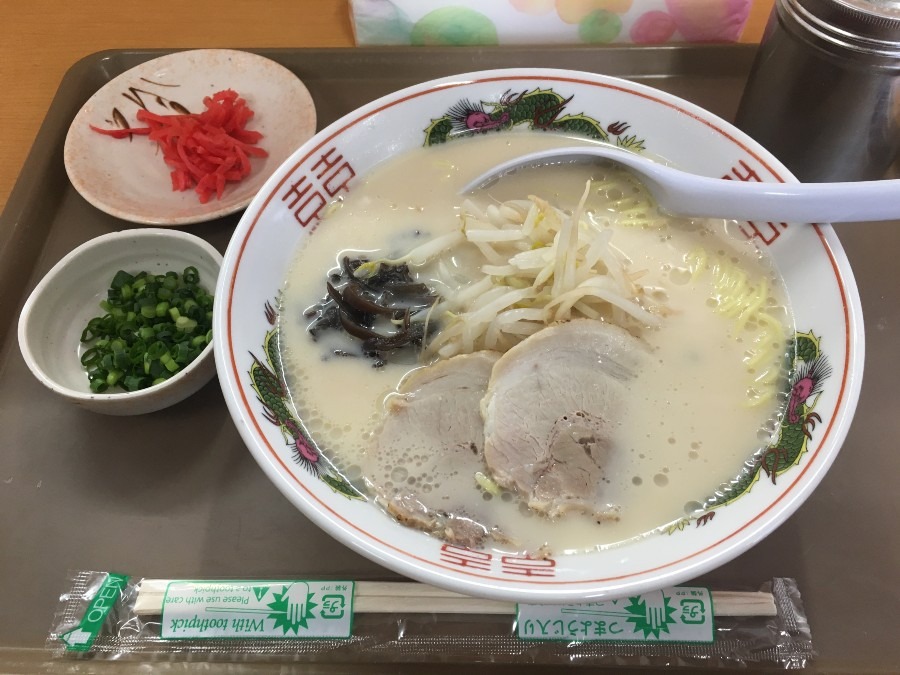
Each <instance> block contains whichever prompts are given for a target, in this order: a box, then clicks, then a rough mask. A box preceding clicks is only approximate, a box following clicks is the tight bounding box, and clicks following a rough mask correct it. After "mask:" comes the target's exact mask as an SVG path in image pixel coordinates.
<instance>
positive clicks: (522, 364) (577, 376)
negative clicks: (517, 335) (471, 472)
mask: <svg viewBox="0 0 900 675" xmlns="http://www.w3.org/2000/svg"><path fill="white" fill-rule="evenodd" d="M648 354H649V350H648V348H647V347H646V345H645V344H644V343H643V342H642V341H640V340H638V339H637V338H635V337H633V336H632V335H631V334H630V333H628V332H627V331H625V330H623V329H621V328H618V327H616V326H613V325H610V324H607V323H604V322H602V321H595V320H592V319H577V320H574V321H570V322H568V323H563V324H557V325H554V326H551V327H549V328H545V329H543V330H541V331H540V332H538V333H535V334H534V335H532V336H531V337H529V338H527V339H526V340H524V341H522V342H520V343H519V344H518V345H516V346H515V347H513V348H512V349H510V350H509V351H508V352H506V354H504V355H503V356H502V357H501V358H500V359H499V360H498V361H497V363H496V364H495V365H494V369H493V371H492V374H491V379H490V383H489V385H488V390H487V394H486V395H485V397H484V399H483V400H482V403H481V411H482V416H483V418H484V460H485V463H486V465H487V468H488V470H489V472H490V474H491V475H492V477H493V479H494V480H495V481H496V482H497V483H498V484H499V485H501V486H502V487H505V488H507V489H510V490H515V491H516V492H518V493H519V494H520V495H521V496H523V497H524V498H525V499H526V500H527V502H528V506H529V507H530V508H532V509H534V510H536V511H540V512H542V513H545V514H547V515H549V516H551V517H554V516H558V515H561V514H563V513H565V512H567V511H570V510H573V511H581V512H584V513H587V514H590V515H592V516H594V517H596V518H597V519H598V520H603V519H608V518H611V517H615V513H616V511H615V507H614V506H613V505H609V504H606V503H605V502H604V500H603V489H602V486H603V484H604V483H603V480H604V477H605V474H604V471H605V469H606V468H607V467H608V464H609V462H610V459H611V453H614V452H615V448H613V447H612V436H613V431H614V428H615V425H617V424H619V423H620V417H621V414H622V410H621V408H622V405H621V402H622V399H623V394H624V393H625V391H626V390H627V388H628V387H629V383H630V381H631V380H632V379H633V378H634V375H635V374H636V372H637V371H638V369H640V368H642V367H644V366H645V365H646V362H647V360H648Z"/></svg>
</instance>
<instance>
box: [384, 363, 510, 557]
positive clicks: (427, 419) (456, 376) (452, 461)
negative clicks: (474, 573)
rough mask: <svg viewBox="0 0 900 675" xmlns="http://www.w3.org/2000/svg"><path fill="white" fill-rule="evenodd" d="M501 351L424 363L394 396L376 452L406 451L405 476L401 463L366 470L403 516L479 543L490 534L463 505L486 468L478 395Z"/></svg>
mask: <svg viewBox="0 0 900 675" xmlns="http://www.w3.org/2000/svg"><path fill="white" fill-rule="evenodd" d="M499 356H500V355H499V354H498V353H497V352H491V351H481V352H475V353H474V354H466V355H461V356H455V357H453V358H450V359H447V360H446V361H439V362H437V363H435V364H433V365H430V366H425V367H423V368H418V369H417V370H414V371H413V372H412V373H410V375H409V376H408V377H406V378H405V379H404V380H403V381H402V382H401V383H400V385H399V387H398V389H397V393H396V394H394V395H392V396H390V397H389V398H388V400H387V402H386V415H385V419H384V424H383V427H382V429H381V432H380V434H379V435H378V439H377V446H376V453H377V455H376V457H374V458H373V460H375V461H376V462H381V461H382V460H383V458H385V457H394V458H403V459H404V466H402V467H400V472H399V475H400V476H401V477H403V478H404V481H403V482H402V483H401V482H399V481H398V480H396V476H397V473H396V469H397V467H389V468H390V469H391V471H390V473H386V472H385V470H383V469H382V470H381V474H382V475H381V479H380V480H379V479H378V475H379V469H377V468H376V469H375V470H374V471H368V475H369V476H374V477H375V485H374V486H373V487H374V489H375V492H376V495H377V496H378V500H379V501H380V502H381V503H382V505H383V506H384V508H385V509H386V510H387V511H388V513H390V514H391V515H393V516H394V517H395V518H396V519H397V520H398V521H400V522H401V523H403V524H405V525H408V526H410V527H415V528H417V529H421V530H424V531H426V532H430V533H432V534H435V535H437V536H439V537H441V538H442V539H445V540H446V541H449V542H451V543H455V544H459V545H462V546H478V545H480V544H481V543H482V542H483V540H484V539H485V537H486V536H488V535H489V534H490V532H491V528H490V527H489V526H487V525H485V524H482V523H481V522H480V518H479V517H478V514H474V513H471V512H470V511H469V510H467V509H465V508H464V507H463V494H465V493H471V492H472V491H473V487H472V486H473V485H474V474H475V473H476V472H478V471H482V470H483V468H484V463H483V448H484V431H483V430H484V424H483V422H482V419H481V411H480V403H481V399H482V398H483V397H484V394H485V391H486V390H487V383H488V380H489V378H490V375H491V369H492V368H493V366H494V364H495V363H496V362H497V359H498V358H499ZM381 466H384V465H383V464H381ZM392 474H393V475H392ZM387 483H389V485H386V484H387Z"/></svg>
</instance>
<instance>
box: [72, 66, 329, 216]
mask: <svg viewBox="0 0 900 675" xmlns="http://www.w3.org/2000/svg"><path fill="white" fill-rule="evenodd" d="M223 89H233V90H235V91H236V92H237V93H238V94H239V95H240V96H241V97H243V98H244V99H246V101H247V104H248V105H249V106H250V108H251V109H253V111H254V112H255V115H254V117H253V119H252V120H251V121H250V123H249V124H248V128H249V129H252V130H255V131H259V132H261V133H262V134H263V138H262V140H260V142H259V146H260V147H262V148H264V149H265V150H266V151H267V152H268V153H269V156H268V157H264V158H259V157H254V158H252V159H251V165H252V171H251V173H250V175H249V176H247V177H246V178H245V179H244V180H243V181H241V182H239V183H228V184H227V185H226V188H225V193H224V194H223V195H222V198H221V199H215V198H213V199H211V200H210V201H209V202H208V203H206V204H201V203H200V200H199V199H198V196H197V194H196V193H195V192H194V191H193V190H187V191H184V192H174V191H173V190H172V182H171V178H170V176H169V172H170V169H169V168H168V167H167V166H166V164H165V162H164V161H163V159H162V155H161V154H160V152H159V150H158V149H157V147H156V144H155V143H152V142H150V141H149V140H147V139H146V138H145V137H141V136H137V137H134V138H132V139H130V140H129V139H116V138H112V137H109V136H104V135H101V134H98V133H97V132H95V131H92V130H91V128H90V125H94V126H96V127H100V128H104V129H115V128H120V125H119V124H117V122H118V121H120V120H122V119H124V120H126V121H127V123H128V125H129V126H132V127H135V126H143V124H142V123H141V122H139V121H138V120H137V118H136V114H137V112H138V110H140V109H141V107H146V108H147V109H148V110H149V111H151V112H154V113H158V114H163V115H171V114H176V113H180V112H183V111H184V110H187V111H189V112H191V113H198V112H201V111H202V110H203V109H204V107H203V98H204V97H205V96H210V95H212V94H214V93H216V92H218V91H221V90H223ZM315 130H316V111H315V106H314V105H313V101H312V97H311V96H310V95H309V91H308V90H307V89H306V86H305V85H304V84H303V82H301V81H300V80H299V79H298V78H297V76H296V75H294V74H293V73H292V72H291V71H290V70H288V69H287V68H285V67H284V66H282V65H280V64H278V63H275V62H274V61H272V60H270V59H267V58H264V57H262V56H258V55H256V54H252V53H250V52H242V51H235V50H230V49H197V50H191V51H184V52H176V53H174V54H167V55H166V56H161V57H159V58H156V59H153V60H151V61H147V62H146V63H142V64H141V65H139V66H136V67H135V68H132V69H131V70H129V71H127V72H125V73H122V74H121V75H119V76H118V77H116V78H114V79H113V80H111V81H110V82H108V83H107V84H106V85H104V86H103V87H102V88H101V89H100V90H99V91H97V93H95V94H94V95H93V96H91V98H90V99H88V101H87V103H85V104H84V106H83V107H82V108H81V110H80V111H79V112H78V114H77V115H76V116H75V118H74V120H73V121H72V124H71V126H70V127H69V132H68V134H67V135H66V143H65V149H64V160H65V165H66V172H67V173H68V175H69V179H70V180H71V181H72V185H74V186H75V189H76V190H78V192H79V193H81V195H82V196H83V197H84V198H85V199H86V200H88V201H89V202H90V203H91V204H93V205H94V206H96V207H97V208H98V209H100V210H101V211H105V212H106V213H109V214H110V215H113V216H116V217H117V218H122V219H123V220H129V221H132V222H135V223H142V224H147V225H185V224H188V223H197V222H202V221H206V220H212V219H213V218H218V217H220V216H225V215H228V214H229V213H234V212H235V211H239V210H241V209H243V208H244V207H246V206H247V204H249V203H250V200H251V199H253V197H254V196H255V195H256V193H257V191H258V190H259V188H260V187H261V186H262V185H263V183H265V181H266V179H267V178H268V177H269V176H270V175H271V174H272V172H273V171H275V170H276V169H277V168H278V167H279V166H280V165H281V164H282V163H283V162H284V161H285V159H287V157H288V156H290V154H291V153H292V152H293V151H294V150H296V149H297V148H298V147H300V145H302V144H303V143H304V142H305V141H307V140H308V139H309V138H310V137H311V136H312V135H313V134H314V133H315Z"/></svg>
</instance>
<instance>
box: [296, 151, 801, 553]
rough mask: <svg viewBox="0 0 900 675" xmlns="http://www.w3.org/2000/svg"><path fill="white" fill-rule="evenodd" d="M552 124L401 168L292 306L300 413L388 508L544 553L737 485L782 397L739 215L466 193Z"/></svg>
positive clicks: (774, 282)
mask: <svg viewBox="0 0 900 675" xmlns="http://www.w3.org/2000/svg"><path fill="white" fill-rule="evenodd" d="M573 142H577V139H572V138H567V137H563V136H558V135H551V134H521V133H520V134H516V133H510V134H505V135H499V134H498V135H489V136H484V137H480V138H477V139H462V140H457V141H453V142H450V143H446V144H444V145H441V146H436V147H428V148H421V149H418V150H415V151H412V152H408V153H405V154H403V155H401V156H398V157H396V158H392V159H390V160H388V161H386V162H384V163H383V164H382V165H380V166H379V167H378V168H376V169H375V170H374V171H372V172H371V174H369V175H367V176H366V178H365V181H364V182H361V183H360V184H358V185H356V186H355V187H354V189H353V190H352V192H351V193H350V194H348V195H347V196H346V197H345V198H344V199H343V200H342V201H340V202H336V203H335V204H334V205H333V206H332V207H331V209H330V212H329V214H328V216H327V217H326V218H325V219H324V220H323V221H322V222H321V224H320V225H319V226H318V228H317V230H316V231H315V233H314V234H313V235H312V236H310V237H307V238H306V239H305V242H304V245H303V247H302V249H301V250H299V251H298V252H297V254H296V259H295V262H294V264H293V266H292V270H291V272H290V273H289V276H288V279H287V282H286V284H285V287H284V291H283V294H282V307H281V311H280V322H281V323H280V326H279V330H280V336H281V340H280V344H281V349H282V355H283V363H284V368H285V377H286V381H287V383H288V388H289V390H290V394H291V398H292V401H293V404H294V406H295V407H296V410H297V413H298V414H299V416H300V418H301V419H303V421H304V423H305V425H306V426H307V429H308V431H309V433H310V436H311V437H312V439H313V440H314V441H315V443H316V445H317V446H318V447H319V449H320V450H321V452H322V453H323V454H324V456H326V457H327V458H328V459H329V460H330V461H331V462H332V463H333V464H334V465H335V466H336V467H337V469H338V470H339V471H341V473H342V474H343V475H344V476H345V477H346V478H347V479H348V480H349V481H351V482H352V483H353V484H354V485H355V486H356V487H358V488H359V489H360V490H361V491H362V492H363V493H364V494H366V495H368V496H370V498H371V499H372V501H373V502H374V503H376V504H378V505H379V506H380V507H381V508H382V509H383V510H384V511H385V514H386V516H385V517H393V518H396V519H397V520H399V521H400V522H402V523H404V524H407V525H410V526H411V527H416V528H419V529H421V530H423V531H425V532H428V533H429V534H431V535H434V536H437V537H440V538H443V539H445V540H446V541H448V542H451V543H454V544H457V545H462V546H468V547H484V548H487V549H494V550H497V551H503V552H516V553H527V554H529V555H533V556H539V555H550V554H552V555H560V554H565V553H577V552H583V551H590V550H594V549H597V548H603V547H608V546H612V545H616V544H618V543H621V542H624V541H628V540H631V539H634V538H636V537H642V536H647V535H649V534H652V533H654V532H658V531H660V530H661V529H663V528H665V527H666V526H667V525H669V524H670V523H673V522H675V521H678V520H679V519H682V518H684V517H685V516H686V515H687V516H690V515H695V514H696V513H698V512H700V511H702V510H703V509H704V506H705V504H707V502H708V500H710V499H711V498H712V497H713V496H714V495H719V496H721V494H722V493H723V492H725V493H727V491H728V489H729V485H730V483H731V482H732V481H734V480H735V478H736V477H737V476H738V475H739V474H740V473H741V471H742V470H743V469H744V468H745V466H749V465H751V464H752V462H753V461H754V457H756V456H758V453H759V452H760V451H761V450H762V449H763V448H765V447H766V445H767V444H768V443H769V442H770V441H771V438H772V436H773V434H774V433H775V430H776V428H777V425H778V421H779V419H780V416H781V413H782V410H783V407H784V400H785V397H784V394H783V391H784V389H785V382H786V375H787V373H786V371H785V363H786V351H787V349H788V344H789V341H788V337H789V336H790V335H793V325H792V318H791V315H790V312H789V308H788V306H787V300H786V295H785V292H784V290H783V287H782V283H781V280H780V278H779V277H778V275H777V273H776V271H775V269H774V267H773V266H772V264H771V263H770V261H769V260H768V259H767V257H766V256H765V255H764V254H763V253H762V252H760V251H759V250H758V249H757V248H756V247H755V246H754V245H753V244H752V243H751V242H749V241H748V240H747V239H746V237H744V236H743V234H741V233H740V231H739V228H737V226H736V224H735V223H730V222H727V221H716V220H690V219H682V218H671V217H665V216H663V215H661V214H660V213H659V212H658V211H657V210H656V209H655V207H654V205H653V204H652V202H651V201H650V199H649V197H648V196H647V193H646V192H645V190H644V189H643V188H642V186H641V185H640V184H639V183H638V182H636V180H635V179H634V178H633V177H631V176H630V175H629V174H628V173H626V172H625V171H623V170H621V169H619V168H617V167H615V166H612V165H609V164H605V165H604V164H597V163H594V164H561V165H553V166H543V167H537V168H533V169H528V170H523V171H520V172H518V173H516V174H514V175H510V176H507V177H504V178H503V179H501V180H500V181H498V182H497V183H496V184H494V185H492V186H491V187H490V188H488V189H486V190H484V191H482V192H480V193H476V194H472V195H467V196H461V195H460V194H459V190H460V189H461V187H462V186H463V185H464V184H466V182H467V181H468V180H470V179H471V178H472V177H473V176H475V175H477V174H479V173H481V172H482V171H484V170H486V169H487V168H489V167H490V166H492V165H494V164H496V163H498V162H500V161H502V160H504V159H506V158H510V157H513V156H516V155H518V154H521V153H523V152H527V151H529V150H531V149H538V148H544V147H551V146H559V145H564V144H572V143H573Z"/></svg>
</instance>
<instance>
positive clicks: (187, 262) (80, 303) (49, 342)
mask: <svg viewBox="0 0 900 675" xmlns="http://www.w3.org/2000/svg"><path fill="white" fill-rule="evenodd" d="M221 265H222V256H221V255H220V254H219V252H218V251H217V250H216V249H215V248H213V247H212V246H211V245H210V244H208V243H207V242H206V241H204V240H203V239H200V238H199V237H195V236H193V235H190V234H186V233H184V232H180V231H177V230H165V229H158V228H147V229H140V230H126V231H122V232H111V233H109V234H105V235H102V236H100V237H97V238H96V239H91V240H90V241H88V242H86V243H84V244H82V245H81V246H79V247H78V248H76V249H75V250H74V251H72V252H71V253H69V254H68V255H67V256H65V257H64V258H63V259H62V260H60V261H59V262H58V263H56V265H54V266H53V269H51V270H50V271H49V272H48V273H47V274H46V276H45V277H44V278H43V279H41V281H40V283H39V284H38V285H37V287H36V288H35V289H34V291H32V293H31V295H30V296H29V297H28V300H27V301H26V302H25V306H24V307H23V308H22V313H21V314H20V315H19V349H20V350H21V351H22V356H23V357H24V359H25V363H26V364H27V365H28V367H29V368H30V369H31V372H32V373H34V376H35V377H36V378H37V379H38V380H40V382H41V383H42V384H43V385H44V386H46V387H47V388H48V389H50V390H52V391H54V392H56V393H57V394H59V395H60V396H62V397H63V398H65V399H67V400H69V401H71V402H73V403H75V404H76V405H80V406H82V407H84V408H87V409H88V410H93V411H94V412H99V413H104V414H107V415H141V414H144V413H149V412H154V411H156V410H161V409H163V408H167V407H168V406H170V405H174V404H175V403H178V402H179V401H183V400H184V399H185V398H187V397H188V396H190V395H191V394H193V393H194V392H196V391H197V390H198V389H200V387H202V386H203V385H204V384H206V383H207V382H209V380H210V379H212V377H213V375H214V374H215V372H216V366H215V360H214V358H213V349H212V343H210V344H209V345H207V346H206V348H205V349H204V350H203V351H202V352H201V354H200V356H198V357H197V358H196V359H195V360H194V361H193V362H192V363H191V364H190V365H189V366H188V367H187V368H185V369H184V370H182V371H181V372H180V373H178V374H177V375H175V376H174V377H172V378H171V379H169V380H166V381H165V382H163V383H161V384H158V385H155V386H152V387H148V388H147V389H142V390H139V391H133V392H125V391H121V392H118V393H102V394H98V393H94V392H92V391H91V389H90V387H89V385H88V379H87V374H86V372H85V369H84V367H83V366H82V365H81V362H80V359H79V345H80V344H81V342H80V339H81V332H82V330H83V329H84V327H85V326H86V325H87V323H88V321H89V320H90V319H91V318H93V317H95V316H99V315H101V314H102V313H103V310H102V309H100V307H99V303H100V301H101V300H103V299H105V298H106V292H107V290H108V288H109V283H110V281H111V280H112V278H113V276H115V274H116V272H117V271H118V270H120V269H121V270H125V271H128V272H139V271H146V272H152V273H164V272H167V271H169V270H173V271H176V272H179V273H180V272H182V271H183V270H184V268H185V267H188V266H194V267H196V268H197V271H198V272H199V273H200V283H201V284H202V285H203V286H204V287H205V288H206V289H207V290H209V292H210V293H212V292H213V290H214V289H215V286H216V280H217V278H218V275H219V269H220V267H221Z"/></svg>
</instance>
